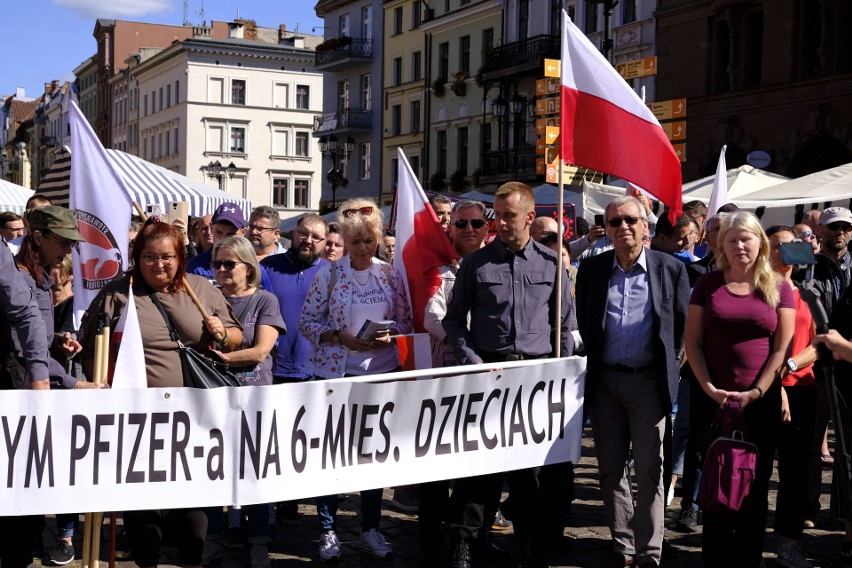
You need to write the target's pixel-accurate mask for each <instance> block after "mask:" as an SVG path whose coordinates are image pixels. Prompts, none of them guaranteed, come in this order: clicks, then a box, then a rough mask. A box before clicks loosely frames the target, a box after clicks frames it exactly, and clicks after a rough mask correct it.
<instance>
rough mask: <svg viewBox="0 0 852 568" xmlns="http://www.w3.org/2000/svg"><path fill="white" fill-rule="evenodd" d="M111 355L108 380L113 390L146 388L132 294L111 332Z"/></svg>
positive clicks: (140, 342) (142, 353)
mask: <svg viewBox="0 0 852 568" xmlns="http://www.w3.org/2000/svg"><path fill="white" fill-rule="evenodd" d="M112 346H113V354H114V353H115V351H118V353H117V354H114V355H113V356H112V357H110V361H115V366H114V367H113V368H112V374H110V377H109V378H110V380H111V381H112V382H111V384H112V388H114V389H144V388H147V387H148V375H147V373H146V372H145V352H144V351H143V347H142V332H141V330H140V329H139V317H138V316H137V315H136V302H135V301H134V299H133V292H132V291H131V293H130V294H128V295H127V305H126V306H125V307H124V312H123V313H122V314H121V317H120V318H118V323H117V324H116V325H115V329H114V330H113V332H112Z"/></svg>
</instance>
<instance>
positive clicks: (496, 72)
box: [482, 35, 560, 80]
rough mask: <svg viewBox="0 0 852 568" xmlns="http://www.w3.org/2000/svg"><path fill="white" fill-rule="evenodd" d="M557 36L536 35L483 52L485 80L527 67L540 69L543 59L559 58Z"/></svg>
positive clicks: (526, 68) (523, 69)
mask: <svg viewBox="0 0 852 568" xmlns="http://www.w3.org/2000/svg"><path fill="white" fill-rule="evenodd" d="M559 56H560V53H559V36H555V35H538V36H535V37H531V38H527V39H524V40H521V41H516V42H513V43H508V44H506V45H500V46H497V47H495V48H492V49H491V50H489V51H487V52H486V53H485V61H484V63H483V66H482V73H483V78H484V79H485V80H489V79H495V78H497V77H502V76H505V75H510V74H512V73H517V72H519V71H525V70H528V69H536V70H539V71H540V70H541V66H542V64H543V63H544V60H545V59H559Z"/></svg>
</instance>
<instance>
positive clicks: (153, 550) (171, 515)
mask: <svg viewBox="0 0 852 568" xmlns="http://www.w3.org/2000/svg"><path fill="white" fill-rule="evenodd" d="M124 524H125V526H126V530H127V540H128V541H129V542H130V548H131V550H133V559H134V560H135V561H136V564H137V565H138V566H140V567H141V568H147V567H149V566H156V565H157V564H158V563H159V560H160V546H162V545H163V544H164V543H166V544H174V545H177V547H178V548H179V550H180V561H181V564H191V565H197V564H201V554H202V552H203V551H204V536H205V535H206V534H207V512H206V511H205V510H204V509H171V510H163V511H160V510H152V511H126V512H125V513H124ZM4 568H5V567H4Z"/></svg>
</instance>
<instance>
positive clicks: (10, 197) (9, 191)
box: [0, 179, 35, 215]
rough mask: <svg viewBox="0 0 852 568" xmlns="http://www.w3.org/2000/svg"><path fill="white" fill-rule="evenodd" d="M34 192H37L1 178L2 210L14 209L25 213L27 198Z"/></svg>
mask: <svg viewBox="0 0 852 568" xmlns="http://www.w3.org/2000/svg"><path fill="white" fill-rule="evenodd" d="M33 193H35V192H34V191H33V190H31V189H27V188H26V187H21V186H20V185H16V184H14V183H11V182H8V181H6V180H2V179H0V211H12V212H13V213H17V214H18V215H23V214H24V207H25V206H26V205H27V199H29V198H30V197H31V196H32V195H33Z"/></svg>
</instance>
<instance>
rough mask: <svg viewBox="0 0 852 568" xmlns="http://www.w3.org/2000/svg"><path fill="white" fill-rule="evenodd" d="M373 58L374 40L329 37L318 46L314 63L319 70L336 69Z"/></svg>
mask: <svg viewBox="0 0 852 568" xmlns="http://www.w3.org/2000/svg"><path fill="white" fill-rule="evenodd" d="M372 58H373V40H371V39H357V38H351V37H349V36H340V37H333V38H330V39H327V40H325V41H324V42H322V43H321V44H319V45H318V46H317V49H316V55H315V57H314V63H315V64H316V69H317V71H335V70H338V69H341V68H342V67H344V66H346V65H350V64H352V63H363V62H367V61H370V60H371V59H372Z"/></svg>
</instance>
